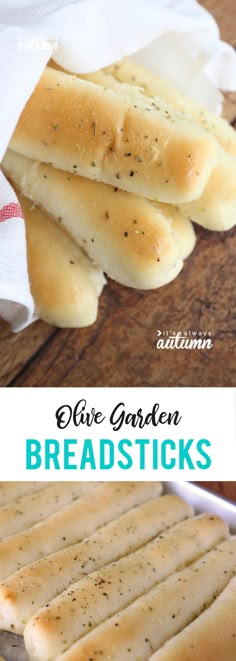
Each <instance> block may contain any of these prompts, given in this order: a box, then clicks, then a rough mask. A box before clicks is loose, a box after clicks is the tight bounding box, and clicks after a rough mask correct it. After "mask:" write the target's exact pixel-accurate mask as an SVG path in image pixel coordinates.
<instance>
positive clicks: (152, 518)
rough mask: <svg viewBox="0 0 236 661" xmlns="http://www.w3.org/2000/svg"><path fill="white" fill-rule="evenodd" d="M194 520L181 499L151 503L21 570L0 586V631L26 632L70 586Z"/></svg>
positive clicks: (149, 501) (175, 497) (170, 498)
mask: <svg viewBox="0 0 236 661" xmlns="http://www.w3.org/2000/svg"><path fill="white" fill-rule="evenodd" d="M192 515H193V511H192V508H191V507H190V506H189V505H187V503H185V502H184V501H183V500H181V499H180V498H178V497H177V496H173V495H166V496H162V498H155V499H153V500H148V501H147V502H146V503H143V504H142V505H139V506H137V507H135V508H133V509H131V510H129V511H128V512H126V513H125V514H122V515H121V516H120V517H119V518H118V519H115V520H114V521H111V522H110V523H108V524H107V525H105V526H104V527H102V528H100V530H97V532H95V533H94V534H93V535H91V537H89V538H88V539H86V540H84V541H83V542H79V543H78V544H73V546H69V547H67V548H66V549H63V550H61V551H57V552H56V553H53V554H51V555H48V556H46V557H45V558H43V559H42V560H38V562H34V563H32V564H30V565H27V566H26V567H23V568H22V569H20V570H19V571H17V572H15V573H14V574H12V576H10V577H9V578H8V579H7V580H6V581H5V582H4V583H2V584H0V628H2V629H5V630H8V631H12V629H14V632H15V633H19V634H20V633H23V630H24V626H25V624H26V622H27V620H29V618H30V617H31V616H32V615H33V614H34V613H36V611H37V610H39V608H41V607H42V606H44V605H45V604H46V603H48V602H49V601H50V600H51V599H53V598H54V597H56V596H57V595H58V594H60V593H61V592H62V591H63V590H65V589H66V588H68V586H69V585H70V584H71V583H75V581H78V580H79V579H81V578H83V577H84V576H85V575H87V574H89V573H91V572H92V571H94V570H96V569H99V568H100V567H103V566H104V565H107V564H108V563H109V562H113V561H114V560H117V559H118V558H120V557H123V556H124V555H126V554H127V553H131V552H132V551H135V550H136V549H138V548H140V547H141V546H143V544H146V543H147V542H149V541H150V540H151V539H153V538H154V537H156V535H158V534H159V533H160V532H162V531H163V530H165V529H166V528H169V527H171V526H172V525H175V524H176V523H178V522H179V521H181V520H183V519H185V518H188V517H190V516H192Z"/></svg>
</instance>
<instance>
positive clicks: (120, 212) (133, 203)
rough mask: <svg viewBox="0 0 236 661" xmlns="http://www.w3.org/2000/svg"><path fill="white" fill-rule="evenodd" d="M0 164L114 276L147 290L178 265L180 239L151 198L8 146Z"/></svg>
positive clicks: (165, 279)
mask: <svg viewBox="0 0 236 661" xmlns="http://www.w3.org/2000/svg"><path fill="white" fill-rule="evenodd" d="M3 166H4V169H5V171H6V172H7V173H8V174H9V175H10V176H11V178H12V179H13V181H14V182H15V184H17V186H19V188H20V189H21V190H22V192H23V193H24V195H26V196H27V197H30V198H31V199H32V200H33V201H34V202H35V203H36V204H39V205H40V206H41V207H42V208H43V209H44V210H46V211H47V212H48V213H49V214H50V215H51V216H52V217H53V218H54V219H55V220H57V222H59V223H61V225H63V227H64V228H65V229H66V230H67V231H68V232H69V234H70V235H71V236H72V237H73V239H74V240H75V241H76V242H77V243H78V244H79V245H81V246H84V248H85V250H86V251H87V252H88V254H89V256H90V258H91V259H92V260H93V261H94V262H95V263H96V264H98V266H101V268H102V269H103V270H104V271H105V272H106V273H107V274H108V275H109V276H110V277H112V278H114V280H117V281H118V282H120V283H122V284H124V285H127V286H129V287H138V288H140V289H151V288H154V287H160V286H161V285H164V284H166V283H167V282H170V281H171V280H172V279H173V278H174V277H175V276H176V275H177V274H178V273H179V271H180V270H181V268H182V265H183V261H182V258H181V254H180V248H179V243H178V238H177V237H176V234H175V232H174V230H173V229H172V226H171V223H170V222H169V221H168V220H167V219H166V217H165V216H164V215H163V213H162V212H161V211H159V209H158V208H156V206H155V205H153V203H152V202H150V201H148V200H144V199H142V198H140V197H138V196H137V195H131V194H128V193H125V192H123V191H119V190H118V189H116V188H112V187H111V186H107V185H106V184H100V183H96V182H94V181H90V180H89V179H83V178H82V177H79V176H78V177H72V176H70V175H68V173H67V172H63V171H62V170H56V169H55V168H52V167H51V166H50V165H45V164H42V163H41V164H39V163H36V162H34V161H31V160H30V159H27V158H26V157H24V156H20V155H19V154H16V153H14V152H11V151H8V152H7V154H6V155H5V158H4V161H3Z"/></svg>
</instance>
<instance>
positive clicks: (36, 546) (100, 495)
mask: <svg viewBox="0 0 236 661" xmlns="http://www.w3.org/2000/svg"><path fill="white" fill-rule="evenodd" d="M161 490H162V487H161V484H160V482H110V483H106V484H101V485H99V486H98V487H97V488H96V489H94V490H93V491H92V492H91V493H88V494H85V495H84V496H81V497H80V498H79V499H78V500H76V501H75V502H74V503H72V504H70V505H67V506H66V507H63V509H61V510H60V511H59V512H56V513H55V514H52V515H51V516H49V517H48V518H47V519H46V520H45V521H40V522H39V523H36V524H35V525H34V526H32V527H31V528H28V529H27V530H26V531H24V532H20V533H17V534H16V535H13V536H11V537H7V538H6V539H4V540H3V541H1V542H0V580H4V579H5V578H7V576H10V574H12V573H13V572H14V571H16V570H17V569H20V568H21V567H24V566H25V565H27V564H29V563H30V562H34V560H39V559H40V558H43V557H44V556H45V555H49V553H53V552H54V551H59V550H60V549H62V548H65V547H66V546H69V545H70V544H75V543H76V542H79V541H81V540H82V539H84V538H85V537H87V536H88V535H91V534H92V533H93V532H94V531H95V530H96V529H97V528H101V526H103V525H105V523H108V522H109V521H111V520H112V519H114V518H115V517H117V516H119V514H122V512H127V510H129V509H130V508H131V507H134V506H135V505H138V504H140V503H142V502H145V501H146V500H149V499H150V498H152V497H153V496H158V495H159V494H160V493H161Z"/></svg>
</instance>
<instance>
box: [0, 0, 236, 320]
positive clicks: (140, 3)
mask: <svg viewBox="0 0 236 661" xmlns="http://www.w3.org/2000/svg"><path fill="white" fill-rule="evenodd" d="M232 19H233V16H232ZM0 53H1V63H0V98H1V134H0V161H1V159H2V157H3V155H4V152H5V150H6V148H7V145H8V143H9V140H10V137H11V135H12V133H13V130H14V128H15V126H16V123H17V120H18V118H19V116H20V113H21V111H22V109H23V107H24V105H25V103H26V101H27V99H28V98H29V96H30V94H31V93H32V91H33V89H34V87H35V85H36V84H37V82H38V80H39V78H40V76H41V74H42V71H43V69H44V67H45V65H46V64H47V62H48V60H49V59H50V57H53V58H54V59H55V61H56V62H57V63H58V64H60V65H61V66H63V67H64V68H65V69H68V70H71V71H74V72H77V73H79V72H80V73H85V72H89V71H93V70H96V69H99V68H101V67H103V66H106V65H108V64H111V63H112V62H114V61H116V60H118V59H120V58H122V57H123V56H125V55H130V54H133V53H136V55H135V57H136V58H137V60H138V61H140V62H143V63H144V64H147V65H148V66H149V67H150V68H151V69H153V70H154V71H157V72H158V73H160V74H161V75H164V76H167V77H168V78H170V79H172V80H173V82H175V83H177V85H178V86H179V87H180V88H181V89H182V90H183V91H185V92H187V93H188V94H189V95H190V96H192V98H193V99H195V100H198V101H199V102H201V103H203V104H205V105H206V106H207V107H209V108H212V109H215V110H217V111H219V110H220V107H221V95H220V92H219V88H220V89H222V90H235V89H236V55H235V53H234V51H233V49H232V48H231V47H230V46H229V45H227V44H225V43H223V42H222V41H220V37H219V30H218V27H217V25H216V23H215V21H214V19H213V17H212V16H211V15H210V14H209V13H208V12H206V11H205V10H204V9H203V8H202V7H201V6H200V5H199V4H198V3H197V2H196V0H129V2H127V0H71V1H69V0H38V1H35V0H5V2H4V0H3V1H1V6H0ZM42 268H43V265H42ZM0 315H1V316H2V317H3V318H4V319H6V320H7V321H9V322H10V323H11V326H12V329H13V330H14V331H17V330H20V329H22V328H24V327H25V326H27V325H28V324H29V323H31V322H32V320H33V319H34V303H33V300H32V296H31V294H30V288H29V281H28V274H27V263H26V245H25V229H24V221H23V218H22V213H21V210H20V207H19V205H18V203H17V199H16V197H15V194H14V192H13V190H12V188H11V186H10V185H9V184H8V182H7V181H6V179H5V178H4V176H3V174H2V173H0Z"/></svg>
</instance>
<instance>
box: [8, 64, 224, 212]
mask: <svg viewBox="0 0 236 661" xmlns="http://www.w3.org/2000/svg"><path fill="white" fill-rule="evenodd" d="M10 148H11V149H13V150H14V151H16V152H18V153H21V154H23V155H25V156H28V157H29V158H33V159H37V160H40V161H43V162H46V163H49V162H50V163H52V165H53V166H54V167H57V168H60V169H62V170H67V171H69V172H71V173H72V174H74V175H76V174H80V175H81V176H83V177H88V178H90V179H95V180H99V181H103V182H104V183H108V184H112V185H113V186H118V188H121V189H123V190H126V191H128V192H131V193H136V194H137V195H141V196H144V197H148V198H151V199H158V200H160V201H162V202H172V203H177V202H178V203H180V202H181V203H184V202H188V201H190V200H193V199H196V198H197V197H200V195H201V194H202V192H203V190H204V188H205V186H206V183H207V181H208V179H209V176H210V174H211V172H212V170H213V168H214V167H215V165H216V163H217V162H218V143H217V141H216V140H215V138H214V136H212V135H210V134H209V133H208V132H207V131H205V130H204V129H202V128H201V127H199V126H197V125H196V124H194V123H193V122H192V121H191V120H188V119H185V118H184V117H182V116H180V114H178V113H176V112H175V110H174V109H173V108H172V107H171V106H169V105H168V104H166V103H165V102H164V101H162V100H160V101H158V103H156V102H154V101H151V100H149V99H144V97H142V96H141V95H140V99H135V100H134V99H132V98H131V97H130V96H128V95H125V94H122V93H118V92H114V91H113V90H110V89H107V90H104V88H103V87H101V86H100V85H96V84H94V83H90V82H88V81H85V80H81V79H79V78H78V77H76V76H73V75H70V74H66V73H64V72H62V71H57V70H55V69H52V68H50V67H47V68H46V69H45V71H44V73H43V75H42V77H41V79H40V81H39V83H38V85H37V87H36V88H35V90H34V92H33V94H32V96H31V97H30V99H29V101H28V102H27V104H26V106H25V108H24V110H23V112H22V114H21V117H20V119H19V122H18V124H17V127H16V129H15V131H14V134H13V136H12V138H11V142H10Z"/></svg>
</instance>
